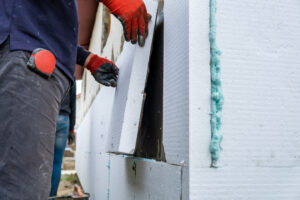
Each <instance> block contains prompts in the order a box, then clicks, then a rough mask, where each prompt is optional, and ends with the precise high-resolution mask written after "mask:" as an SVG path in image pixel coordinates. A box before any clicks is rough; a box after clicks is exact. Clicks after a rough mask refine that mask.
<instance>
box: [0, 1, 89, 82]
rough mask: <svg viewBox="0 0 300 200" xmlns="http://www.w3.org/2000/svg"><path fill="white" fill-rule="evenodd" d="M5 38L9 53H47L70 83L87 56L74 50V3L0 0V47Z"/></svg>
mask: <svg viewBox="0 0 300 200" xmlns="http://www.w3.org/2000/svg"><path fill="white" fill-rule="evenodd" d="M8 37H9V39H10V49H11V50H27V51H32V50H33V49H35V48H45V49H48V50H50V51H51V52H52V53H53V54H54V55H55V57H56V60H57V67H59V68H60V69H61V70H62V71H64V72H65V74H66V75H67V76H68V77H69V78H70V79H72V77H73V74H74V69H75V63H76V58H77V63H78V64H81V65H82V64H83V63H84V61H85V59H86V57H87V56H88V54H89V53H88V52H86V51H84V50H83V49H82V48H81V47H79V46H77V37H78V16H77V5H76V2H75V0H1V1H0V44H2V43H3V42H4V41H5V40H6V39H7V38H8Z"/></svg>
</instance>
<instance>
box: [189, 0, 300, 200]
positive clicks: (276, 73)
mask: <svg viewBox="0 0 300 200" xmlns="http://www.w3.org/2000/svg"><path fill="white" fill-rule="evenodd" d="M208 5H209V1H208V0H205V1H196V0H195V1H192V3H191V5H190V12H191V13H190V64H191V66H190V70H191V71H190V81H191V82H190V92H191V93H190V120H191V121H190V122H191V124H190V164H191V168H190V186H191V188H190V192H191V199H195V200H196V199H197V200H201V199H203V200H228V199H238V200H244V199H245V200H246V199H247V200H281V199H284V200H297V199H300V190H299V188H300V131H299V130H300V123H299V119H300V101H299V98H300V89H299V88H300V79H299V77H300V68H299V66H300V61H299V59H298V58H299V55H300V48H299V47H300V34H299V32H300V12H299V10H300V3H299V1H298V0H277V1H259V0H251V1H249V0H241V1H235V0H226V1H221V0H217V44H218V46H219V48H220V50H221V51H222V55H221V57H220V59H221V70H222V72H221V73H222V75H221V76H222V82H223V92H224V96H225V104H224V111H223V127H222V132H223V134H224V139H223V142H222V146H223V153H222V154H221V160H220V168H218V169H212V168H209V164H210V157H209V151H208V148H209V136H210V132H209V131H210V129H209V109H208V108H209V105H208V104H209V103H208V102H209V96H208V89H209V85H208V83H207V81H208V80H207V77H204V74H205V76H207V68H208V67H209V65H208V64H209V60H208V59H209V58H208V56H207V50H208V47H209V46H208V44H207V40H208V36H207V34H208V23H207V22H208ZM197 90H198V91H197ZM197 107H199V108H198V110H197ZM197 121H198V122H197Z"/></svg>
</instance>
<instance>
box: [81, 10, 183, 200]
mask: <svg viewBox="0 0 300 200" xmlns="http://www.w3.org/2000/svg"><path fill="white" fill-rule="evenodd" d="M101 9H103V7H102V6H99V9H98V14H97V15H98V16H97V20H96V24H95V29H94V33H93V37H92V40H91V46H90V48H91V50H92V51H93V52H95V53H98V54H101V42H102V40H101V38H102V36H101V34H102V32H101V30H102V28H103V24H102V23H103V14H102V13H103V10H101ZM120 33H122V27H121V28H120V24H119V22H118V21H117V20H116V19H115V18H114V17H111V31H110V35H109V37H108V41H107V43H106V46H105V48H104V50H103V53H102V55H108V57H109V58H112V59H116V56H115V55H119V53H120V51H119V49H120V48H122V42H121V41H122V40H119V38H121V37H120V36H121V35H120ZM111 52H112V53H111ZM114 52H117V54H115V53H114ZM98 91H99V84H97V83H96V82H95V81H94V80H93V77H92V76H91V75H90V74H89V72H85V78H84V80H83V92H82V94H81V100H80V106H81V108H80V111H79V113H78V114H79V115H81V116H82V117H81V119H82V120H81V123H80V125H79V128H78V131H77V132H78V134H77V152H76V170H77V172H78V175H79V178H80V180H81V182H82V185H83V188H84V190H85V191H86V192H88V193H90V194H91V198H90V199H91V200H104V199H105V200H108V199H110V200H120V199H121V200H129V199H136V200H146V199H149V200H162V199H164V200H181V199H182V195H183V194H182V171H183V167H182V165H177V164H174V163H166V162H159V161H155V160H151V159H144V158H135V157H128V156H124V155H116V154H109V153H106V150H105V146H106V143H107V140H108V132H109V131H108V130H109V125H110V117H111V112H112V106H113V99H114V95H115V89H113V88H107V87H101V90H100V92H98ZM83 116H84V117H83Z"/></svg>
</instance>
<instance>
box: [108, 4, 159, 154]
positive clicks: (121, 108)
mask: <svg viewBox="0 0 300 200" xmlns="http://www.w3.org/2000/svg"><path fill="white" fill-rule="evenodd" d="M145 4H146V7H147V11H148V13H150V14H151V15H152V20H151V21H150V22H149V34H148V38H147V40H146V43H145V46H144V47H139V46H138V45H132V44H130V43H125V45H124V48H123V52H122V54H121V55H120V57H119V59H118V61H117V66H119V68H120V73H119V80H118V87H117V89H116V92H115V96H114V102H113V109H112V115H111V122H110V127H109V132H108V133H109V136H108V140H107V145H106V151H107V152H114V153H126V154H133V152H134V150H135V145H136V139H137V133H138V129H139V124H140V119H141V113H142V108H143V104H144V99H145V94H144V89H145V85H146V79H147V74H148V66H149V59H150V53H151V48H152V39H153V33H154V27H155V21H156V20H155V19H156V14H157V7H158V3H157V1H155V0H146V1H145Z"/></svg>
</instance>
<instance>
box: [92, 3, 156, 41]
mask: <svg viewBox="0 0 300 200" xmlns="http://www.w3.org/2000/svg"><path fill="white" fill-rule="evenodd" d="M98 1H99V2H102V3H103V4H104V5H105V6H106V7H107V8H108V9H109V10H110V11H111V13H112V14H114V15H115V16H116V17H117V18H118V19H119V20H120V21H121V23H122V25H123V29H124V36H125V40H126V41H131V43H133V44H136V42H137V41H138V43H139V45H140V46H144V44H145V39H146V38H147V36H148V22H149V20H150V18H151V16H150V15H149V14H148V13H147V9H146V6H145V4H144V2H143V0H98Z"/></svg>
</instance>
